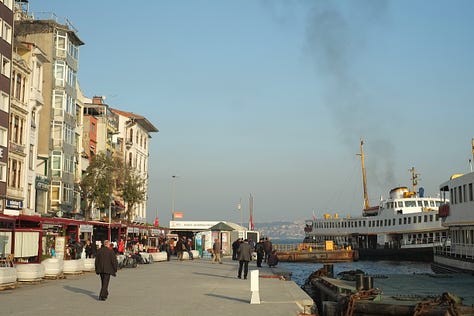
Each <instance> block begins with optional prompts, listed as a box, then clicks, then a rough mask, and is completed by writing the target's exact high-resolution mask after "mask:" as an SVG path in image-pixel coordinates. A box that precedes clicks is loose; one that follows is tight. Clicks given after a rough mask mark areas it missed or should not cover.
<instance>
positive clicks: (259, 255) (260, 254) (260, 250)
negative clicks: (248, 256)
mask: <svg viewBox="0 0 474 316" xmlns="http://www.w3.org/2000/svg"><path fill="white" fill-rule="evenodd" d="M255 252H257V267H259V268H261V267H262V261H263V256H264V255H265V247H264V245H263V238H260V241H259V242H258V243H257V245H256V246H255Z"/></svg>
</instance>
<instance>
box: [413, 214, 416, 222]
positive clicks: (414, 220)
mask: <svg viewBox="0 0 474 316" xmlns="http://www.w3.org/2000/svg"><path fill="white" fill-rule="evenodd" d="M413 224H416V216H413Z"/></svg>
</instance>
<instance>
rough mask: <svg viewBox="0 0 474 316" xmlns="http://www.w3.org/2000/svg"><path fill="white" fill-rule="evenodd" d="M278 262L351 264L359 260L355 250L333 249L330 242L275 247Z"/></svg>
mask: <svg viewBox="0 0 474 316" xmlns="http://www.w3.org/2000/svg"><path fill="white" fill-rule="evenodd" d="M274 248H275V249H276V251H277V256H278V260H279V261H281V262H313V263H336V262H352V261H357V260H358V259H359V254H358V251H357V250H353V249H351V248H350V247H348V248H339V249H337V248H335V247H334V244H333V243H332V241H326V242H325V243H324V244H319V243H318V244H316V243H301V244H297V245H295V244H291V245H275V246H274Z"/></svg>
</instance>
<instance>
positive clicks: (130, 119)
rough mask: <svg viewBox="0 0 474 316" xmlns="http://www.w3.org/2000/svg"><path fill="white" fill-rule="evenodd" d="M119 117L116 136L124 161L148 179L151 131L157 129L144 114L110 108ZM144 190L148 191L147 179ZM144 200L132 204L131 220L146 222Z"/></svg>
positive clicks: (156, 130) (153, 131)
mask: <svg viewBox="0 0 474 316" xmlns="http://www.w3.org/2000/svg"><path fill="white" fill-rule="evenodd" d="M112 112H114V113H116V114H117V115H118V117H119V126H118V132H119V133H118V136H117V137H118V138H119V139H122V140H123V142H121V143H120V146H121V147H122V149H121V150H122V152H123V158H124V162H125V163H126V164H127V165H128V166H129V167H132V168H134V169H135V170H136V171H137V172H138V174H139V175H140V176H141V178H142V179H146V180H147V179H148V157H149V143H150V139H151V133H156V132H158V129H157V128H156V127H155V126H154V125H153V124H152V123H151V122H150V121H149V120H147V119H146V118H145V117H144V116H141V115H138V114H134V113H132V112H125V111H121V110H118V109H112ZM146 186H147V187H146V188H145V190H146V191H148V181H146ZM146 211H147V210H146V200H145V201H143V202H142V203H139V204H137V205H135V206H134V209H133V211H132V221H133V222H135V223H146V215H147V214H146Z"/></svg>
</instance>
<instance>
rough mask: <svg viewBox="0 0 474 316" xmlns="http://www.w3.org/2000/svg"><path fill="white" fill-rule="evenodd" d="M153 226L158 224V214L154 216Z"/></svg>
mask: <svg viewBox="0 0 474 316" xmlns="http://www.w3.org/2000/svg"><path fill="white" fill-rule="evenodd" d="M153 226H155V227H158V226H160V220H159V219H158V216H156V217H155V221H154V222H153Z"/></svg>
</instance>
